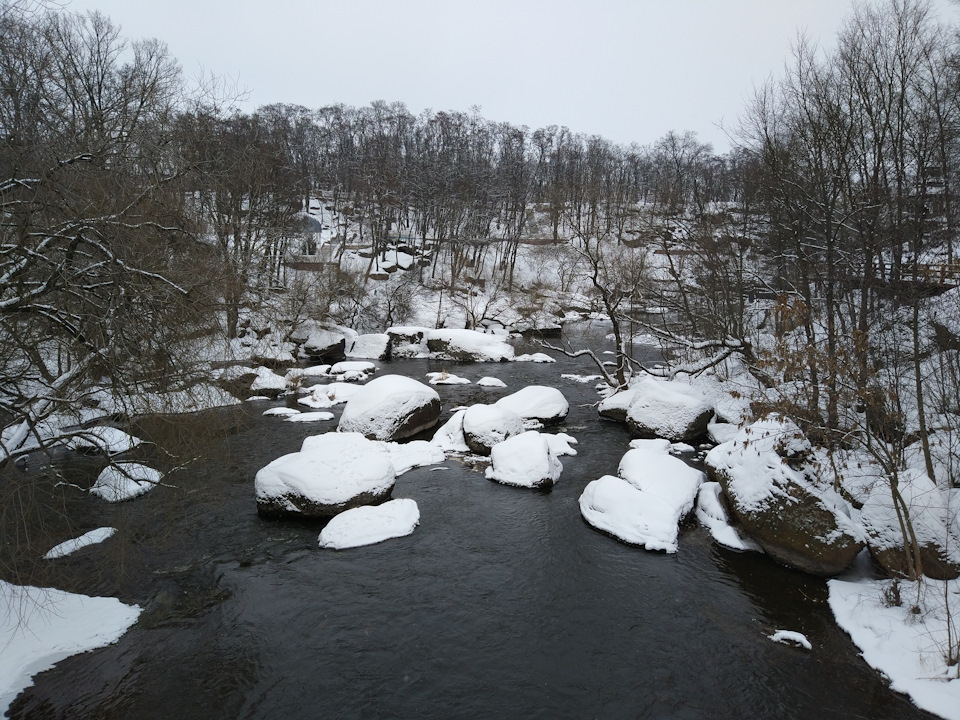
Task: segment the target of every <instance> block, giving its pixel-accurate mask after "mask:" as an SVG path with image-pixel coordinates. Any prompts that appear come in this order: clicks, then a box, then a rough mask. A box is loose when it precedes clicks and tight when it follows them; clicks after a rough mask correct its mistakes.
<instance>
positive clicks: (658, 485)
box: [580, 441, 704, 553]
mask: <svg viewBox="0 0 960 720" xmlns="http://www.w3.org/2000/svg"><path fill="white" fill-rule="evenodd" d="M668 448H669V445H667V444H663V443H660V442H658V441H649V442H648V443H647V444H641V445H639V446H638V447H635V448H633V449H631V450H628V451H627V453H626V454H625V455H624V456H623V458H622V459H621V460H620V467H619V469H618V471H617V472H618V473H619V476H620V477H613V476H610V475H607V476H604V477H602V478H600V479H599V480H595V481H593V482H592V483H590V484H588V485H587V487H586V488H585V489H584V491H583V494H582V495H581V497H580V513H581V514H582V515H583V518H584V520H586V521H587V522H588V523H590V525H592V526H593V527H595V528H597V529H598V530H601V531H603V532H606V533H609V534H610V535H613V536H614V537H616V538H619V539H620V540H623V541H624V542H627V543H629V544H631V545H640V546H642V547H644V548H646V549H647V550H662V551H664V552H668V553H674V552H676V551H677V533H678V532H679V526H680V521H681V520H683V518H684V517H685V516H686V515H687V514H688V513H689V512H690V511H691V510H692V509H693V503H694V500H695V499H696V496H697V490H698V489H699V487H700V484H701V483H702V482H703V480H704V475H703V473H702V472H700V471H699V470H695V469H693V468H691V467H690V466H689V465H687V464H686V463H685V462H683V461H682V460H679V459H677V458H675V457H673V456H672V455H670V454H669V452H667V450H668Z"/></svg>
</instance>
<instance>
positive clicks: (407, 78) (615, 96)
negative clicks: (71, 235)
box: [68, 0, 960, 152]
mask: <svg viewBox="0 0 960 720" xmlns="http://www.w3.org/2000/svg"><path fill="white" fill-rule="evenodd" d="M68 7H69V9H71V10H77V11H82V10H87V9H98V10H101V11H102V12H104V13H105V14H106V15H108V16H109V17H111V18H112V19H113V21H114V22H115V23H116V24H118V25H120V26H121V27H122V31H123V35H124V36H126V37H130V38H141V37H156V38H159V39H161V40H163V41H164V42H166V43H167V45H168V46H169V48H170V51H171V53H172V54H173V55H174V56H175V57H176V58H177V59H179V61H180V63H181V64H182V66H183V68H184V70H185V73H186V75H187V76H188V77H195V76H197V75H199V74H201V73H211V72H212V73H216V74H219V75H223V76H228V77H229V78H231V79H232V80H234V81H235V82H236V83H237V84H238V85H239V86H241V87H242V88H244V89H246V90H247V91H248V93H249V95H248V100H247V102H246V103H245V105H244V106H243V107H244V109H246V110H253V109H255V108H256V107H257V106H259V105H263V104H268V103H274V102H288V103H298V104H300V105H305V106H307V107H311V108H315V107H321V106H323V105H330V104H335V103H344V104H347V105H355V106H360V105H366V104H368V103H370V102H371V101H373V100H386V101H389V102H392V101H396V100H399V101H401V102H403V103H405V104H406V105H407V107H408V108H409V109H410V110H411V111H412V112H414V113H419V112H421V111H422V110H424V109H427V108H430V109H433V110H464V111H465V110H468V109H469V108H470V107H471V106H474V105H477V106H480V109H481V110H480V112H481V115H483V116H484V117H486V118H488V119H491V120H497V121H500V120H503V121H508V122H511V123H513V124H515V125H527V126H529V127H531V128H537V127H543V126H546V125H566V126H567V127H569V128H570V129H571V130H573V131H575V132H583V133H588V134H599V135H603V136H604V137H607V138H609V139H610V140H613V141H615V142H619V143H625V144H626V143H630V142H638V143H641V144H646V143H650V142H653V141H654V140H656V139H657V138H659V137H660V136H662V135H663V134H664V133H666V132H667V131H669V130H677V131H681V130H694V131H696V132H697V133H698V135H699V137H700V139H701V140H703V141H706V142H711V143H713V145H714V147H715V149H716V150H717V151H720V152H722V151H725V150H727V149H728V148H729V142H728V140H727V138H726V136H725V133H724V130H723V129H721V126H727V127H735V125H736V122H737V118H738V116H739V114H740V112H741V110H742V109H743V107H744V105H745V102H746V99H747V98H748V97H749V96H750V94H751V92H752V89H753V88H754V87H755V86H756V85H758V84H760V83H762V82H763V81H764V80H765V79H766V78H767V77H769V76H770V75H771V74H774V75H777V74H779V73H780V71H781V69H782V68H783V64H784V61H785V59H786V58H787V56H788V54H789V48H790V44H791V43H792V42H793V40H794V39H795V38H796V37H797V32H798V31H799V30H805V31H806V33H807V34H808V36H809V37H810V38H812V39H814V40H817V41H819V42H820V43H821V44H822V45H826V46H830V45H832V43H833V39H834V36H835V34H836V31H837V29H838V28H839V27H840V25H841V23H842V21H843V19H844V17H846V16H847V15H848V14H849V10H850V3H849V2H848V0H576V1H574V0H150V1H149V2H147V1H144V0H72V2H70V3H69V5H68ZM934 7H935V8H936V9H937V10H938V11H939V14H940V17H941V19H943V20H949V21H950V22H954V21H956V20H957V18H958V16H960V11H958V10H957V8H956V6H953V5H950V3H949V0H935V2H934Z"/></svg>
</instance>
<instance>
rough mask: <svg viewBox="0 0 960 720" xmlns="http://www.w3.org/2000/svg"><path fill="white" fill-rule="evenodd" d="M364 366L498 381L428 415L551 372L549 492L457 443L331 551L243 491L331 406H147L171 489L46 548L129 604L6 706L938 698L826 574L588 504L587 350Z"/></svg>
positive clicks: (109, 511) (99, 513) (655, 713)
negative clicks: (164, 411)
mask: <svg viewBox="0 0 960 720" xmlns="http://www.w3.org/2000/svg"><path fill="white" fill-rule="evenodd" d="M380 365H381V366H382V367H381V369H380V371H379V374H385V373H400V374H408V375H410V376H412V377H417V378H421V379H423V375H424V374H425V373H427V372H429V371H434V370H440V369H443V368H444V367H445V368H446V369H447V370H449V371H450V372H453V373H456V374H458V375H461V376H465V377H468V378H470V379H471V380H474V381H476V380H477V379H478V378H480V377H482V376H484V375H492V376H496V377H499V378H501V379H502V380H504V382H506V383H507V385H508V388H507V389H506V390H498V389H490V388H480V387H477V386H476V385H455V386H438V387H437V390H438V391H439V392H440V394H441V397H442V398H443V401H444V410H445V411H444V416H443V417H444V418H446V417H448V412H447V411H448V410H449V408H450V407H453V406H455V405H459V404H469V403H474V402H482V401H484V400H485V399H486V400H488V401H489V400H491V399H493V398H496V397H500V396H502V395H503V394H505V393H507V392H512V391H515V390H518V389H520V388H521V387H523V386H524V385H527V384H552V385H554V386H556V387H559V388H560V389H561V390H562V392H563V393H564V394H565V395H566V397H567V398H568V400H569V401H570V405H571V410H570V414H569V416H568V418H567V421H566V422H565V423H564V425H563V426H561V427H560V428H559V429H560V430H564V431H566V432H569V433H570V434H572V435H573V436H575V437H576V438H577V439H578V440H579V445H578V450H579V454H578V455H577V456H576V457H564V458H562V461H563V465H564V471H563V475H562V477H561V479H560V481H559V483H558V484H557V485H556V486H555V487H554V488H553V490H552V492H549V493H546V494H543V493H538V492H531V491H527V490H521V489H516V488H509V487H504V486H501V485H498V484H496V483H493V482H490V481H488V480H486V479H484V477H483V475H482V474H481V473H480V472H478V471H476V470H473V469H470V468H467V467H465V466H464V465H463V464H461V463H460V462H459V461H457V460H452V459H451V460H448V461H447V462H445V463H443V465H441V466H439V467H442V468H444V469H442V470H432V469H431V468H420V469H416V470H413V471H411V472H409V473H407V474H406V475H403V476H402V477H400V478H399V479H398V481H397V485H396V488H395V490H394V497H409V498H413V499H414V500H416V501H417V503H418V505H419V507H420V513H421V524H420V526H419V527H418V528H417V529H416V531H415V532H414V533H413V535H411V536H409V537H406V538H401V539H396V540H391V541H388V542H385V543H382V544H379V545H374V546H370V547H365V548H358V549H354V550H348V551H342V552H335V551H321V550H319V549H318V548H317V534H318V532H319V529H320V526H318V525H316V524H313V523H306V522H295V521H294V522H291V521H265V520H261V519H260V518H259V517H258V516H257V513H256V506H255V502H254V494H253V476H254V474H255V473H256V471H257V470H258V469H259V468H260V467H262V466H263V465H265V464H267V463H268V462H269V461H271V460H273V459H274V458H276V457H279V456H280V455H282V454H284V453H287V452H291V451H294V450H297V449H299V446H300V443H301V442H302V440H303V438H304V437H305V436H307V435H311V434H315V433H317V432H320V431H323V430H326V429H330V428H332V427H334V424H333V423H332V422H328V423H320V424H317V425H313V426H309V425H300V424H294V423H284V422H281V421H280V420H278V419H277V418H274V417H266V418H265V417H262V416H261V415H260V413H261V412H262V411H263V410H264V409H266V408H267V407H269V406H271V405H275V404H277V403H276V402H274V403H265V402H253V403H247V404H246V405H245V406H244V407H243V408H242V409H241V410H235V411H216V412H213V413H205V414H202V415H199V416H193V417H191V418H184V419H181V420H179V421H177V422H176V423H170V424H168V425H164V424H160V425H155V426H154V427H152V428H144V430H145V431H146V430H149V431H150V432H152V433H159V432H161V431H164V430H165V431H166V433H167V435H168V438H167V440H168V441H170V440H171V438H172V439H173V443H172V444H173V446H174V447H175V449H176V450H177V451H178V452H179V453H180V455H181V457H186V456H189V455H190V454H191V453H194V454H200V455H201V457H200V459H198V460H196V461H195V462H193V463H192V464H191V465H189V466H188V468H187V469H186V470H184V471H181V472H180V473H178V474H176V475H174V476H172V477H171V478H170V482H171V483H172V484H174V485H176V486H177V487H176V488H166V487H163V488H158V489H156V490H154V491H153V492H151V493H149V494H147V495H146V496H144V497H142V498H139V499H137V500H135V501H133V502H130V503H124V504H122V505H119V506H115V507H113V506H111V507H105V506H104V504H103V503H94V502H93V501H92V500H91V499H88V498H83V499H77V500H74V501H73V502H74V503H75V504H77V507H75V508H73V509H74V510H77V511H83V512H86V513H87V514H88V515H89V516H90V519H91V522H95V523H103V524H116V525H118V527H120V533H118V535H117V536H116V537H115V538H113V539H112V540H111V541H109V542H111V543H115V545H114V546H113V549H112V550H110V551H109V552H107V550H104V551H103V552H98V551H97V550H95V549H88V550H87V551H85V552H83V553H79V554H78V555H77V556H76V557H75V558H72V559H67V560H64V561H58V562H61V563H62V564H61V566H60V569H61V571H62V573H63V577H64V578H65V580H64V581H63V582H64V583H65V584H66V585H67V586H68V587H67V589H70V590H74V591H78V592H87V593H90V594H112V595H116V596H118V597H119V598H120V599H121V600H123V601H125V602H131V603H138V604H140V605H141V606H142V607H143V608H144V612H143V614H142V616H141V619H140V621H139V622H138V623H137V624H135V625H134V626H133V627H132V628H131V629H130V631H129V632H127V633H126V635H124V636H123V637H122V638H121V639H120V641H119V642H118V643H117V644H115V645H113V646H110V647H107V648H104V649H101V650H97V651H94V652H90V653H86V654H83V655H79V656H74V657H71V658H68V659H67V660H65V661H63V662H61V663H60V664H59V665H58V666H57V667H56V668H54V669H53V670H51V671H48V672H45V673H42V674H41V675H39V676H37V678H36V679H35V683H36V684H35V685H34V686H33V687H31V688H29V689H28V690H27V691H25V692H24V693H23V694H21V696H20V697H19V698H18V699H17V700H16V701H15V702H14V704H13V705H12V706H11V709H10V716H11V717H12V718H112V719H117V720H119V719H125V718H129V719H131V720H133V719H136V720H147V719H149V718H198V719H200V718H203V719H204V720H210V719H213V718H231V719H233V718H284V720H293V719H295V718H320V717H323V718H514V717H516V718H592V717H595V718H811V717H818V718H819V717H837V718H841V717H842V718H871V719H873V720H878V719H882V718H889V719H890V720H893V719H894V718H896V719H898V720H900V719H903V718H929V717H932V716H930V715H927V714H926V713H923V712H921V711H919V710H917V709H915V708H914V707H913V706H912V705H911V703H910V702H909V701H908V700H907V699H906V698H905V697H903V696H899V695H896V694H894V693H893V692H891V691H890V690H889V689H887V687H886V685H885V683H884V682H883V681H882V679H881V678H880V677H879V676H878V675H877V674H876V673H875V672H874V671H873V670H871V669H870V668H869V667H867V665H866V664H865V663H864V662H863V661H862V660H861V659H860V658H859V657H858V654H857V649H856V648H855V647H854V646H853V644H852V643H851V642H850V640H849V638H848V637H847V636H846V635H845V634H844V633H843V632H842V631H841V630H839V629H838V628H837V627H836V625H835V624H834V622H833V618H832V615H831V613H830V611H829V608H828V607H827V604H826V597H827V592H826V586H825V583H824V582H823V581H822V580H819V579H816V578H812V577H808V576H806V575H803V574H801V573H798V572H794V571H791V570H787V569H785V568H782V567H780V566H778V565H776V564H775V563H773V562H772V561H770V560H769V559H768V558H766V557H764V556H760V555H754V554H741V553H736V552H733V551H730V550H727V549H724V548H722V547H719V546H717V545H716V544H715V543H714V542H713V541H712V539H711V537H710V535H709V533H707V531H705V530H704V529H702V528H700V527H698V526H697V524H696V521H695V520H689V521H688V522H687V523H686V524H685V526H684V528H683V530H682V532H681V535H680V549H679V552H678V553H676V554H674V555H665V554H662V553H650V552H646V551H644V550H641V549H637V548H633V547H629V546H626V545H623V544H621V543H619V542H617V541H615V540H613V539H611V538H609V537H607V536H604V535H602V534H600V533H598V532H596V531H594V530H593V529H591V528H590V527H589V526H588V525H587V524H586V523H585V522H583V520H582V519H581V517H580V513H579V509H578V505H577V499H578V497H579V496H580V493H581V492H582V490H583V488H584V486H585V485H586V484H587V483H588V482H590V481H591V480H594V479H596V478H598V477H600V476H601V475H604V474H608V473H611V474H612V473H615V472H616V469H617V464H618V462H619V459H620V457H621V456H622V455H623V453H624V452H625V451H626V449H627V443H628V442H629V435H628V433H627V431H626V429H625V428H624V427H622V426H620V425H617V424H614V423H609V422H606V421H600V420H599V419H598V417H597V414H596V408H595V407H594V405H593V404H594V403H595V402H596V400H597V395H596V392H595V391H594V389H593V384H592V383H589V384H581V383H577V382H573V381H570V380H566V379H561V378H560V375H561V374H562V373H590V372H593V370H592V369H591V368H590V367H589V366H588V365H587V364H586V363H585V362H584V361H583V360H582V359H580V360H571V359H568V358H563V357H561V358H559V361H558V362H557V363H555V364H533V363H510V364H494V365H479V364H443V363H438V362H433V361H411V360H405V361H396V362H393V363H380ZM337 414H338V415H339V409H338V410H337ZM191 423H192V424H191ZM223 430H226V431H227V434H226V436H225V437H224V434H223ZM79 467H80V466H79V465H78V468H79ZM78 472H80V470H79V469H78ZM94 526H95V525H94ZM83 529H87V528H86V527H84V528H83ZM103 547H104V548H107V545H106V544H105V545H104V546H103ZM777 629H787V630H797V631H801V632H803V633H805V634H806V635H807V637H808V638H809V639H810V641H811V642H812V643H813V648H814V649H813V651H812V652H807V651H804V650H800V649H794V648H790V647H786V646H783V645H778V644H775V643H773V642H771V641H770V640H768V639H767V636H768V635H770V634H772V633H773V632H774V631H775V630H777Z"/></svg>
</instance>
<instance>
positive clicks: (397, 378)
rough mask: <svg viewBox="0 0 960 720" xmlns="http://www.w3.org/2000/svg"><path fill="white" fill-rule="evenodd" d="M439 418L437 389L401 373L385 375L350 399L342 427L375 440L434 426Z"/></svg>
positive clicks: (415, 432)
mask: <svg viewBox="0 0 960 720" xmlns="http://www.w3.org/2000/svg"><path fill="white" fill-rule="evenodd" d="M439 419H440V396H439V395H438V394H437V391H436V390H434V389H433V388H431V387H429V386H427V385H424V384H423V383H421V382H417V381H416V380H413V379H412V378H408V377H404V376H402V375H384V376H382V377H379V378H376V379H374V380H371V381H370V382H369V383H367V384H366V385H364V386H363V387H362V388H360V390H359V391H358V392H357V393H356V394H355V395H354V396H353V397H352V398H350V400H348V401H347V404H346V407H344V409H343V414H342V415H341V416H340V426H339V429H340V430H341V431H342V432H358V433H360V434H362V435H365V436H366V437H368V438H370V439H372V440H399V439H400V438H405V437H410V436H411V435H416V434H417V433H418V432H420V431H422V430H426V429H427V428H430V427H433V426H434V425H436V424H437V420H439Z"/></svg>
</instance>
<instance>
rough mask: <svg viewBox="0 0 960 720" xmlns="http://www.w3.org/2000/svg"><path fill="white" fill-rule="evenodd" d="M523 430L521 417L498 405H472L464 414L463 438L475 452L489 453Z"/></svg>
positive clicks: (479, 453)
mask: <svg viewBox="0 0 960 720" xmlns="http://www.w3.org/2000/svg"><path fill="white" fill-rule="evenodd" d="M522 432H523V421H522V420H521V419H520V417H519V416H518V415H517V414H516V413H514V412H512V411H511V410H507V409H506V408H503V407H497V406H496V405H472V406H470V407H469V408H467V411H466V412H465V413H464V415H463V439H464V442H465V443H466V444H467V447H469V448H470V449H471V450H472V451H473V452H475V453H477V454H478V455H489V454H490V449H491V448H492V447H493V446H494V445H496V444H497V443H501V442H503V441H504V440H506V439H507V438H509V437H513V436H514V435H519V434H520V433H522Z"/></svg>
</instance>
